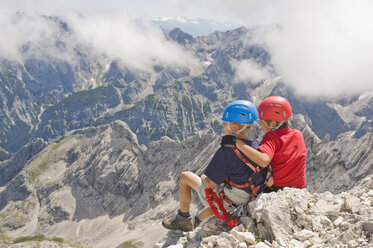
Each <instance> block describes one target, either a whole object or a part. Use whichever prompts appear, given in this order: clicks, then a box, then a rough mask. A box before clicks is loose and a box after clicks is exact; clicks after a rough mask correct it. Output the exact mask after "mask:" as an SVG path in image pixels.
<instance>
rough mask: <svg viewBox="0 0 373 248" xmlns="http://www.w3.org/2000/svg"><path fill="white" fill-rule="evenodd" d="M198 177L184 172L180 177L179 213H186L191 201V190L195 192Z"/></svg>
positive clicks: (198, 180)
mask: <svg viewBox="0 0 373 248" xmlns="http://www.w3.org/2000/svg"><path fill="white" fill-rule="evenodd" d="M200 180H201V179H200V178H199V176H197V175H196V174H194V173H193V172H188V171H184V172H182V173H181V175H180V189H179V204H180V210H181V212H184V213H188V212H189V208H190V203H191V201H192V189H194V190H197V187H198V183H199V182H200Z"/></svg>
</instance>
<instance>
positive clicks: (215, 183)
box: [162, 100, 271, 231]
mask: <svg viewBox="0 0 373 248" xmlns="http://www.w3.org/2000/svg"><path fill="white" fill-rule="evenodd" d="M258 119H259V118H258V111H257V109H256V107H255V106H254V104H253V103H251V102H249V101H245V100H238V101H234V102H232V103H230V104H229V105H228V106H227V107H226V109H225V111H224V113H223V117H222V120H223V121H224V122H223V127H224V133H225V135H234V136H236V137H237V139H240V140H242V141H243V142H245V144H247V145H249V146H251V147H253V148H254V149H256V148H257V147H258V144H257V143H256V142H255V141H252V140H249V139H248V138H247V136H246V135H247V133H248V132H249V130H250V127H251V125H252V123H253V122H255V121H257V120H258ZM259 168H260V167H259V166H258V165H256V164H255V163H253V162H252V161H251V160H250V159H248V158H247V157H246V156H245V155H244V154H241V153H240V152H239V150H238V149H236V148H235V147H224V146H222V147H220V148H219V149H218V150H217V151H216V153H215V155H214V157H213V158H212V160H211V161H210V163H209V164H208V166H207V167H206V169H205V171H204V173H203V174H202V175H201V176H198V175H196V174H195V173H192V172H182V173H181V175H180V189H179V205H180V209H179V210H178V214H177V215H176V217H174V218H173V219H165V220H163V221H162V225H163V226H164V227H165V228H167V229H170V230H181V231H193V230H194V229H195V227H197V226H198V225H199V224H200V223H201V222H202V221H203V220H206V219H208V218H210V217H211V216H213V215H214V212H213V210H212V209H211V207H210V204H209V202H208V200H207V199H206V195H205V190H206V189H213V190H214V192H216V193H217V194H218V195H220V196H221V199H222V200H223V203H224V205H225V206H228V205H231V206H232V205H233V206H239V205H244V204H247V203H248V202H249V201H250V200H251V199H252V198H253V197H255V196H256V195H257V194H258V193H260V192H261V191H262V190H263V188H264V187H261V186H262V185H264V183H267V184H271V181H267V180H268V177H267V178H266V174H267V175H269V173H266V171H267V170H268V169H267V168H264V169H261V170H260V169H259ZM263 170H265V172H264V173H263ZM248 178H250V180H251V182H248ZM259 185H261V186H259ZM192 189H193V190H194V191H196V192H197V194H198V196H199V199H200V201H201V203H202V205H203V206H204V207H205V208H204V209H203V210H202V211H200V212H199V213H197V214H196V215H195V216H194V217H193V216H190V213H189V208H190V203H191V200H192Z"/></svg>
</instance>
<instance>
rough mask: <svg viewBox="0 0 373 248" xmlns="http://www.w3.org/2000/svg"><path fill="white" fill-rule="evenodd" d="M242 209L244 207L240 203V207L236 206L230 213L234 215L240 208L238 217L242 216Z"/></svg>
mask: <svg viewBox="0 0 373 248" xmlns="http://www.w3.org/2000/svg"><path fill="white" fill-rule="evenodd" d="M242 209H243V205H239V206H238V207H236V208H235V209H233V210H232V211H231V212H230V213H229V214H230V215H232V214H234V213H235V212H237V210H238V213H237V217H240V216H241V213H242Z"/></svg>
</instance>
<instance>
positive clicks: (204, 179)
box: [201, 174, 217, 189]
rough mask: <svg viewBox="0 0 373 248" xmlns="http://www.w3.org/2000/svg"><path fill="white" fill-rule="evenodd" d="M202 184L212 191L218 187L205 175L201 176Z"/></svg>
mask: <svg viewBox="0 0 373 248" xmlns="http://www.w3.org/2000/svg"><path fill="white" fill-rule="evenodd" d="M201 180H202V183H203V184H204V185H205V186H206V187H207V188H210V189H214V188H215V187H216V185H217V184H216V183H214V182H213V181H212V180H211V179H210V178H208V177H207V176H206V175H205V174H202V175H201Z"/></svg>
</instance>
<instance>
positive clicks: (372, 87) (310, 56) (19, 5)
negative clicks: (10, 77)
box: [0, 0, 373, 97]
mask: <svg viewBox="0 0 373 248" xmlns="http://www.w3.org/2000/svg"><path fill="white" fill-rule="evenodd" d="M17 11H21V12H25V13H28V14H29V15H30V16H32V17H29V18H27V20H23V21H22V22H18V23H14V22H12V18H11V17H12V14H14V13H15V12H17ZM372 12H373V1H371V0H354V1H352V0H312V1H309V0H302V1H301V0H267V1H257V0H255V1H254V0H229V1H228V0H198V1H197V0H157V1H150V0H137V1H125V0H121V1H120V0H105V1H103V0H84V1H83V0H74V1H72V0H65V1H57V0H2V1H0V14H1V15H0V24H1V26H2V28H1V29H0V37H2V39H1V40H0V56H1V57H7V58H19V56H20V55H19V52H18V50H19V47H21V46H22V44H24V43H25V42H27V41H31V42H34V43H37V44H40V48H39V50H40V51H34V52H35V53H37V52H39V53H41V52H43V56H45V54H48V48H51V47H53V44H52V43H51V44H48V43H46V41H45V40H46V39H44V38H45V37H49V36H53V34H54V32H55V30H54V28H55V27H53V26H52V24H50V23H49V24H48V23H45V22H44V21H43V20H42V19H40V18H38V17H37V15H36V14H45V15H58V16H63V17H64V18H65V19H66V20H68V21H69V23H70V24H71V25H72V27H73V28H74V29H75V30H76V31H78V33H79V34H80V39H81V40H82V41H83V42H85V43H87V44H90V45H91V46H92V47H94V48H95V49H97V50H98V51H100V52H104V53H107V54H108V55H110V56H113V57H117V58H118V59H119V60H121V61H122V63H123V64H124V65H126V66H130V67H132V68H134V69H142V70H151V68H152V65H154V64H155V63H163V64H165V65H170V66H174V67H179V68H180V67H198V66H199V61H198V60H197V59H196V58H195V57H194V56H193V54H190V53H188V52H186V51H185V50H183V49H182V48H181V47H178V46H176V45H175V44H173V43H171V42H169V41H167V40H166V39H164V37H163V35H162V32H161V30H160V29H159V28H158V27H156V26H154V25H152V24H151V23H150V22H149V20H150V19H153V18H157V17H162V16H168V17H176V16H182V17H186V18H192V19H193V18H204V19H211V20H215V21H217V22H231V23H237V25H238V26H245V27H248V28H252V29H253V36H252V37H248V38H247V40H246V41H245V44H246V45H247V46H249V45H252V44H259V45H261V46H263V47H265V48H266V49H267V50H268V51H269V53H270V56H271V62H272V64H273V66H274V68H275V71H273V70H271V69H270V68H268V67H263V66H262V65H260V64H256V62H255V61H253V60H245V61H232V63H231V65H232V67H233V68H234V69H235V71H236V77H235V79H232V82H234V80H240V81H249V80H258V81H260V80H265V79H270V78H275V77H277V76H281V77H282V81H283V82H285V83H287V84H289V85H290V86H292V87H294V88H295V89H296V91H297V92H298V93H299V94H304V95H311V96H313V95H315V96H330V97H336V96H344V95H346V96H348V95H352V94H359V93H362V92H367V91H373V71H372V69H371V68H372V65H373V32H372V30H373V15H372V14H371V13H372ZM79 16H84V18H81V17H79ZM71 42H72V41H71ZM51 49H52V48H51ZM49 54H50V56H52V55H53V56H56V55H55V54H56V53H55V52H54V51H50V52H49ZM124 54H125V56H124ZM58 56H60V57H63V56H66V55H64V54H58ZM67 57H68V56H67ZM66 59H73V58H66Z"/></svg>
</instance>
